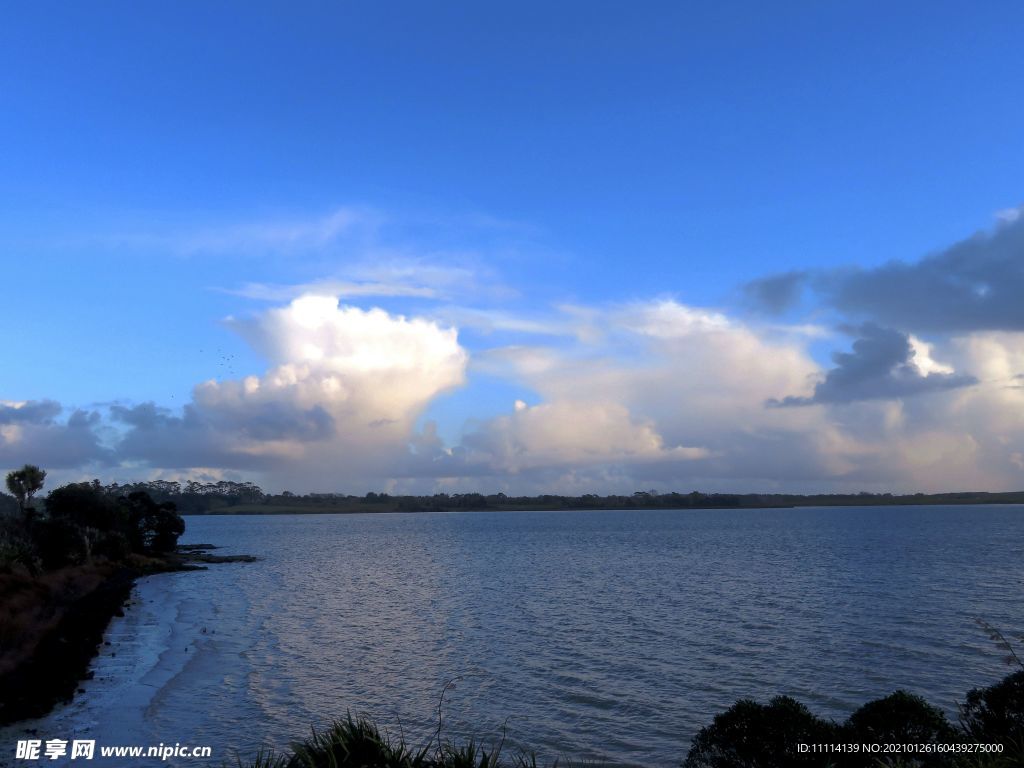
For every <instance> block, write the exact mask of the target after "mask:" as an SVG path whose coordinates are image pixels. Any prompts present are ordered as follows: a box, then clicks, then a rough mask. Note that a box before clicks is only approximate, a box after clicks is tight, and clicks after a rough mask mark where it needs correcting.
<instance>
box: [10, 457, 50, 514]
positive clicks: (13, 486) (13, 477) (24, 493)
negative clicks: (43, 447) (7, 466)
mask: <svg viewBox="0 0 1024 768" xmlns="http://www.w3.org/2000/svg"><path fill="white" fill-rule="evenodd" d="M45 480H46V470H45V469H40V468H39V467H37V466H35V465H34V464H26V465H25V466H23V467H22V468H21V469H15V470H13V471H12V472H8V473H7V490H9V491H10V492H11V493H12V494H14V498H16V499H17V500H18V509H19V510H20V511H21V514H22V515H27V514H28V512H27V510H31V509H32V497H33V496H34V495H35V494H36V492H37V491H39V490H41V489H42V487H43V483H44V482H45Z"/></svg>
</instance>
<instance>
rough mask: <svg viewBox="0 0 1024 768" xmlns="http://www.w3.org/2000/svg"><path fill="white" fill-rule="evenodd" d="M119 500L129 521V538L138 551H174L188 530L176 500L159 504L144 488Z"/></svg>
mask: <svg viewBox="0 0 1024 768" xmlns="http://www.w3.org/2000/svg"><path fill="white" fill-rule="evenodd" d="M118 503H119V504H120V506H121V509H122V510H123V515H124V517H125V519H126V520H127V521H128V531H127V536H128V541H129V543H130V544H131V546H132V549H134V550H135V551H137V552H154V553H161V552H170V551H171V550H173V549H174V547H175V546H176V545H177V543H178V537H179V536H181V534H183V533H184V532H185V521H184V520H182V519H181V515H179V514H178V512H177V509H176V508H175V506H174V502H171V501H165V502H163V503H162V504H158V503H157V502H155V501H153V499H152V498H150V496H149V494H148V493H145V492H144V491H135V492H134V493H131V494H129V495H128V496H127V497H125V496H122V497H121V498H120V499H118Z"/></svg>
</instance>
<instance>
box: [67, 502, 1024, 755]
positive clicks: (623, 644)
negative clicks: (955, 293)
mask: <svg viewBox="0 0 1024 768" xmlns="http://www.w3.org/2000/svg"><path fill="white" fill-rule="evenodd" d="M187 522H188V530H187V533H186V535H185V537H184V538H183V541H184V542H210V543H214V544H219V545H223V546H224V548H225V549H224V551H225V552H228V553H230V552H245V553H252V554H257V555H259V556H261V557H262V558H263V560H262V561H261V562H259V563H255V564H249V565H246V564H235V565H224V566H217V567H214V568H211V570H209V571H207V572H204V573H187V574H171V575H165V576H159V577H153V578H150V579H146V580H144V581H143V582H141V583H140V586H139V588H138V592H137V594H138V601H139V604H138V605H137V606H136V607H134V608H133V609H132V611H129V615H128V616H127V617H126V618H125V619H124V620H121V621H122V624H121V625H118V626H116V627H114V628H113V631H114V632H115V634H117V633H118V632H119V633H120V634H119V635H117V636H118V637H119V638H121V639H122V640H123V643H126V644H131V643H132V642H135V643H136V647H135V649H134V651H132V649H131V648H128V649H124V648H122V651H121V655H120V657H119V659H120V660H118V659H115V658H109V659H108V658H101V659H100V660H99V661H98V663H97V679H96V680H94V681H92V682H91V683H90V685H89V687H88V688H87V690H86V693H85V694H82V696H81V697H80V701H77V702H76V704H75V705H74V707H77V709H74V708H72V709H71V710H69V711H67V712H64V713H63V714H62V715H61V714H59V715H58V717H63V718H64V720H62V721H60V722H61V723H62V725H61V727H64V728H69V727H72V726H73V727H75V728H89V727H92V728H94V729H99V730H100V731H101V732H103V729H104V728H106V732H108V733H109V732H110V730H111V726H110V723H109V722H105V721H109V719H110V718H112V717H115V716H116V717H117V718H121V720H123V721H125V722H129V721H130V722H131V723H132V725H131V726H130V727H129V726H128V725H125V726H124V728H125V729H128V731H126V732H124V733H123V735H122V739H123V740H124V741H125V742H128V741H133V742H138V743H149V742H152V743H156V742H158V741H162V742H167V743H173V742H174V741H180V742H182V743H192V744H210V745H213V746H214V748H215V756H216V758H217V759H216V760H215V761H214V762H215V763H217V764H219V763H220V761H221V760H225V759H226V760H232V761H233V755H234V751H235V750H238V751H240V752H241V754H242V755H245V756H248V755H251V754H252V753H253V752H254V751H255V750H256V749H257V748H258V747H259V745H261V744H276V745H278V746H283V745H286V744H287V743H288V742H289V741H291V740H292V739H294V738H296V737H299V736H301V735H303V734H304V733H306V732H308V728H309V726H310V724H324V723H325V722H327V721H328V720H330V719H331V718H333V717H336V716H343V715H344V714H345V712H346V711H347V710H352V711H353V712H357V713H364V714H368V715H370V716H372V717H374V718H375V719H377V720H378V721H379V722H382V723H385V724H387V725H389V726H390V727H391V728H392V729H394V730H398V729H399V728H402V729H403V730H404V732H405V734H406V736H407V737H409V738H410V740H411V741H414V742H417V743H419V741H420V738H421V737H424V738H425V737H426V735H427V734H429V733H430V732H431V731H432V730H433V724H434V722H435V721H434V718H435V717H436V715H435V709H436V706H437V702H438V696H439V694H440V692H441V690H442V688H443V686H444V685H445V683H446V681H448V680H451V679H453V678H458V680H457V683H456V686H455V688H454V689H453V690H450V691H449V692H448V694H447V695H446V698H445V706H444V712H445V727H446V730H447V731H448V732H449V733H450V734H452V735H459V736H468V735H473V734H475V735H476V736H478V737H482V738H484V739H485V740H491V739H497V738H500V735H501V729H502V725H503V724H504V723H507V729H508V735H509V741H510V742H511V743H513V744H518V745H523V746H528V747H530V748H533V749H536V750H538V752H540V753H541V754H542V755H544V756H547V757H554V756H557V755H558V754H567V755H572V756H575V757H581V758H589V759H601V760H607V761H610V762H613V763H616V764H629V765H648V766H661V765H665V766H667V765H677V764H678V762H679V760H680V759H681V758H682V757H683V756H685V753H686V750H687V748H688V745H689V741H690V739H691V738H692V736H693V735H694V734H695V733H696V731H697V730H698V729H699V728H700V727H702V726H703V725H706V724H708V723H709V722H710V720H711V718H712V717H713V715H714V714H715V713H717V712H719V711H721V710H723V709H725V708H726V707H728V706H729V705H731V704H732V703H733V702H734V701H735V700H736V699H737V698H740V697H753V698H757V699H761V700H764V699H767V698H768V697H771V696H774V695H777V694H788V695H791V696H795V697H796V698H798V699H800V700H802V701H804V702H805V703H806V704H808V705H809V706H810V707H811V709H812V710H814V711H816V712H818V713H819V714H823V715H829V716H835V717H837V718H841V717H844V716H846V715H847V714H849V713H850V712H851V711H852V710H853V709H855V708H856V707H857V706H858V705H859V704H862V703H864V702H865V701H867V700H868V699H870V698H873V697H877V696H881V695H885V694H887V693H889V692H891V691H892V690H894V689H896V688H904V689H907V690H910V691H913V692H915V693H920V694H922V695H924V696H925V697H926V698H928V699H929V700H930V701H932V702H933V703H935V704H937V705H940V706H942V707H944V708H945V709H947V711H949V712H953V711H954V709H955V703H956V701H958V700H959V699H962V698H963V694H964V693H965V692H966V691H967V690H968V689H969V688H971V687H974V686H978V685H987V684H989V683H991V682H994V681H996V680H998V679H1000V678H1001V677H1002V676H1003V675H1004V674H1006V673H1007V672H1008V669H1007V668H1006V667H1004V666H1002V662H1001V660H1000V654H999V652H998V651H997V650H996V649H994V648H993V646H992V644H991V643H990V641H989V640H988V638H987V637H986V636H985V635H984V633H982V632H981V631H980V630H979V629H978V628H977V627H976V626H975V624H974V622H973V618H974V617H976V616H981V617H984V618H986V619H987V620H988V621H990V622H991V623H993V624H995V625H997V626H999V627H1001V628H1003V629H1004V631H1006V632H1024V611H1022V608H1024V605H1022V599H1021V596H1022V594H1024V590H1022V582H1024V568H1022V557H1021V552H1022V549H1021V545H1022V542H1024V508H1021V507H1009V506H1007V507H966V506H960V507H911V508H880V507H874V508H845V509H834V508H833V509H824V508H805V509H792V510H743V511H628V512H536V513H534V512H524V513H450V514H381V515H336V516H335V515H332V516H311V515H310V516H281V517H190V518H187ZM133 612H134V613H133ZM147 617H148V618H147ZM133 621H134V622H135V624H136V625H138V626H135V625H133V624H132V622H133ZM172 623H173V626H172ZM140 633H141V636H142V637H144V638H146V639H144V640H142V641H140V640H139V639H138V637H139V636H140ZM147 633H148V634H147ZM115 645H116V644H115ZM154 646H155V647H154ZM111 647H114V646H111ZM147 654H149V655H148V656H147ZM158 657H159V663H157V658H158ZM147 659H148V660H147ZM133 665H134V666H133ZM126 670H127V671H126ZM133 696H134V697H135V698H133ZM118 707H120V709H119V710H118V709H117V708H118ZM125 718H127V720H125ZM51 722H53V721H52V720H51ZM54 727H56V726H54ZM137 731H138V732H139V733H136V732H137ZM129 736H131V737H132V738H129ZM143 736H144V737H145V738H143ZM191 764H192V765H195V762H194V761H193V762H192V763H191Z"/></svg>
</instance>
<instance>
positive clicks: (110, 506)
mask: <svg viewBox="0 0 1024 768" xmlns="http://www.w3.org/2000/svg"><path fill="white" fill-rule="evenodd" d="M46 512H47V514H48V515H49V516H50V517H51V518H53V519H59V520H66V521H68V522H69V523H73V524H74V525H79V526H82V527H83V528H95V529H96V530H97V531H109V530H111V529H114V528H118V527H121V525H122V524H123V522H124V518H123V515H122V514H121V510H119V509H118V506H117V502H116V501H115V500H114V499H112V498H110V496H108V495H107V494H106V493H104V491H103V488H102V487H100V486H99V485H94V484H90V483H71V484H70V485H65V486H62V487H60V488H57V489H55V490H52V491H50V495H49V496H47V497H46Z"/></svg>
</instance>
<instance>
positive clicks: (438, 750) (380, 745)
mask: <svg viewBox="0 0 1024 768" xmlns="http://www.w3.org/2000/svg"><path fill="white" fill-rule="evenodd" d="M502 747H503V744H502V743H499V744H497V745H495V746H493V747H490V748H488V747H485V746H482V745H481V744H479V743H478V742H476V741H473V740H470V741H468V742H466V743H464V744H455V743H452V742H450V741H449V742H444V743H441V742H439V741H432V742H430V743H429V744H427V745H426V746H424V747H421V748H419V749H415V748H413V747H410V746H409V745H408V744H406V743H405V740H404V739H401V738H399V739H395V738H394V737H392V736H391V735H390V734H389V733H388V732H387V731H382V730H381V729H379V728H378V727H377V726H376V725H374V724H373V723H372V722H371V721H369V720H367V719H366V718H362V717H359V718H353V717H352V715H349V716H348V717H346V718H345V719H344V720H340V721H338V722H335V723H334V724H333V725H332V726H331V727H330V728H328V729H327V730H326V731H320V732H317V731H314V732H313V734H312V736H310V737H309V738H308V739H306V740H305V741H303V742H300V743H298V744H294V745H293V746H292V751H291V753H290V754H280V755H279V754H275V753H273V752H262V753H260V754H259V755H258V756H257V757H256V759H255V760H254V761H252V762H251V763H249V764H248V768H537V760H536V757H535V756H534V755H533V754H532V753H528V752H522V751H517V752H515V753H513V754H512V755H511V756H509V757H508V758H506V759H503V756H502V751H503V749H502ZM582 765H583V764H582V763H566V762H564V761H563V762H561V763H560V762H559V761H558V760H556V761H555V762H554V763H552V764H551V768H573V766H582ZM239 766H240V767H241V766H242V762H241V761H239Z"/></svg>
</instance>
